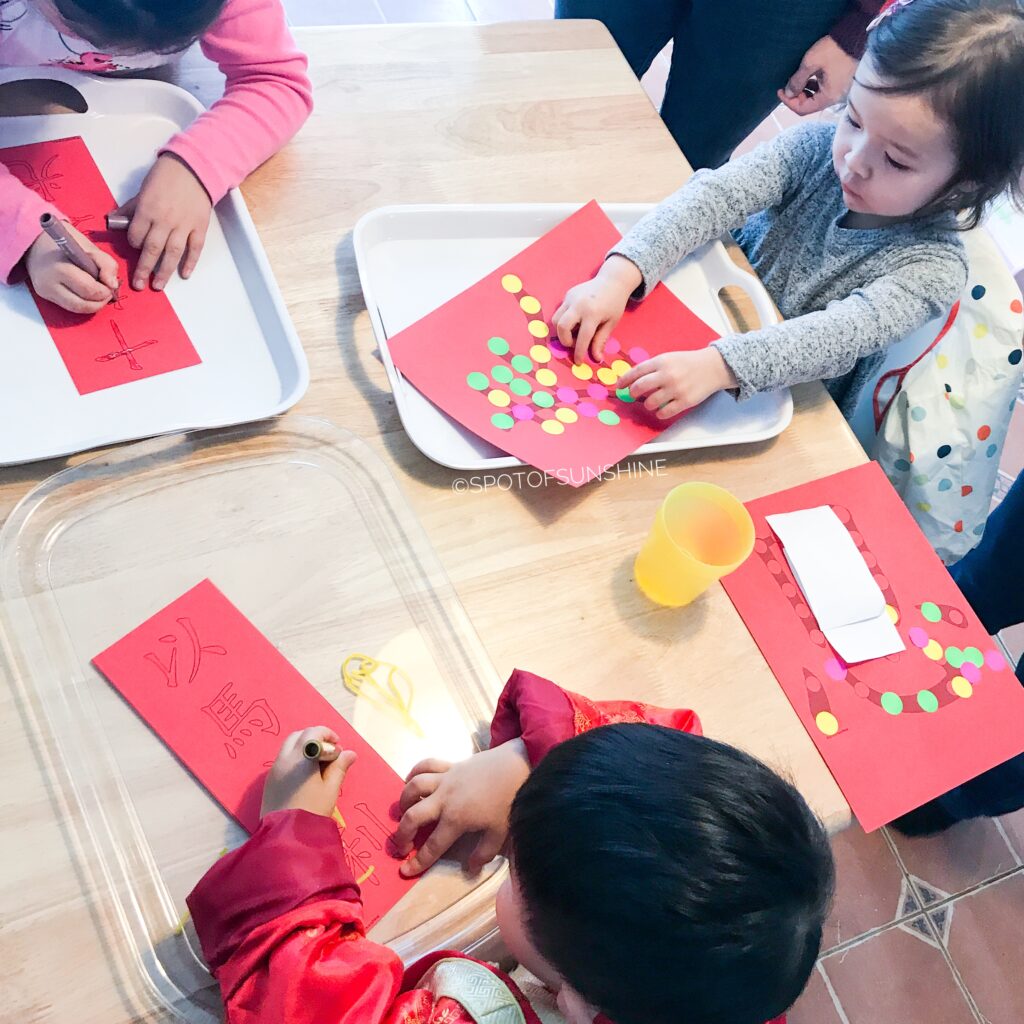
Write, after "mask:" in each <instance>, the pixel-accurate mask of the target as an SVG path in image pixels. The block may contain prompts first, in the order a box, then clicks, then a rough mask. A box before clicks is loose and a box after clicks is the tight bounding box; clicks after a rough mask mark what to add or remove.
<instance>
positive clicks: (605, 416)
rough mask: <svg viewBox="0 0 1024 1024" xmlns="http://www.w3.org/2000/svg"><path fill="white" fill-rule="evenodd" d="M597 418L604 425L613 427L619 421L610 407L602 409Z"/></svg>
mask: <svg viewBox="0 0 1024 1024" xmlns="http://www.w3.org/2000/svg"><path fill="white" fill-rule="evenodd" d="M597 418H598V419H599V420H600V421H601V422H602V423H604V424H605V425H606V426H609V427H614V426H615V424H616V423H618V422H619V417H618V414H617V413H614V412H612V411H611V409H602V410H601V411H600V412H599V413H598V414H597Z"/></svg>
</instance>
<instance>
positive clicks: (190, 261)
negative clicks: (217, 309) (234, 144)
mask: <svg viewBox="0 0 1024 1024" xmlns="http://www.w3.org/2000/svg"><path fill="white" fill-rule="evenodd" d="M212 209H213V204H212V203H211V202H210V197H209V195H207V192H206V189H205V188H203V186H202V185H201V184H200V183H199V179H198V178H197V177H196V176H195V175H194V174H193V173H192V171H191V169H190V168H189V166H188V165H187V164H185V163H183V162H182V161H181V160H179V159H178V158H177V157H176V156H172V155H171V154H170V153H162V154H161V155H160V156H158V157H157V158H156V163H154V164H153V166H152V167H151V168H150V169H149V173H148V174H147V175H146V177H145V179H144V181H143V182H142V188H140V189H139V194H138V195H137V196H135V197H134V198H132V199H129V200H128V202H127V203H125V204H124V206H121V207H119V208H118V209H117V210H115V211H114V212H115V213H121V214H124V215H125V216H128V217H131V223H130V224H129V225H128V244H129V245H131V246H132V247H133V248H135V249H141V250H142V254H141V255H140V256H139V262H138V264H137V265H136V267H135V273H134V275H133V276H132V282H131V284H132V287H133V288H134V289H136V290H137V291H140V290H141V289H143V288H145V287H146V285H147V284H149V283H150V275H152V278H153V282H152V283H153V288H154V289H155V290H156V291H160V290H161V289H162V288H163V287H164V285H166V284H167V282H168V281H169V280H170V279H171V275H172V274H173V273H174V271H175V269H176V268H177V267H178V265H179V264H180V265H181V276H182V277H188V276H189V275H190V274H191V273H192V271H193V270H195V266H196V263H197V262H198V260H199V254H200V253H201V252H202V251H203V245H204V243H205V242H206V232H207V230H208V228H209V226H210V213H211V211H212Z"/></svg>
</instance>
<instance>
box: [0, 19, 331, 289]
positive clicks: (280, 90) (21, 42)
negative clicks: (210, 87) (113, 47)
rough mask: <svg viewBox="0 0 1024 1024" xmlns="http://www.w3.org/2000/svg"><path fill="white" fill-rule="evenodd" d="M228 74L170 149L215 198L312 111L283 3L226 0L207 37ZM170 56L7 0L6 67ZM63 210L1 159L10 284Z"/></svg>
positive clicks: (123, 62) (206, 49) (79, 65)
mask: <svg viewBox="0 0 1024 1024" xmlns="http://www.w3.org/2000/svg"><path fill="white" fill-rule="evenodd" d="M199 45H200V48H201V49H202V51H203V54H204V55H205V56H206V57H207V58H209V59H210V60H211V61H214V62H215V63H216V64H217V66H218V67H219V68H220V70H221V71H222V72H223V74H224V76H225V78H226V83H225V88H224V95H223V97H222V98H221V99H219V100H218V101H217V102H216V103H214V104H213V106H212V107H211V108H210V109H209V110H208V111H206V112H205V113H203V114H201V115H200V116H199V117H197V118H196V120H195V121H194V122H193V123H192V124H191V125H189V126H188V128H186V129H185V130H184V131H182V132H179V133H178V134H177V135H175V136H174V137H173V138H171V139H170V140H169V141H168V142H167V144H166V146H164V147H163V149H162V150H161V152H162V153H173V154H174V155H175V156H177V157H179V158H180V159H181V160H183V161H184V162H185V163H186V164H188V166H189V167H190V168H191V169H192V171H193V173H194V174H195V175H196V177H197V178H198V179H199V181H200V182H201V183H202V185H203V187H204V188H205V189H206V191H207V192H208V193H209V194H210V198H211V199H212V200H213V202H215V203H216V202H217V201H218V200H220V199H221V198H223V196H224V194H225V193H226V192H227V191H228V189H230V188H233V187H234V186H235V185H239V184H241V182H242V181H243V180H244V179H245V178H246V177H247V176H248V175H249V174H250V173H251V172H252V171H254V170H255V169H256V168H257V167H258V166H259V165H260V164H261V163H263V161H264V160H266V159H267V158H268V157H270V156H273V154H274V153H276V152H277V150H279V149H280V148H281V146H283V145H284V144H285V143H286V142H287V141H288V140H289V139H290V138H291V137H292V136H293V135H294V134H295V133H296V132H297V131H298V130H299V128H300V127H301V126H302V123H303V122H304V121H305V120H306V118H307V117H308V116H309V112H310V110H312V107H313V92H312V87H311V85H310V82H309V78H308V77H307V75H306V65H307V62H306V57H305V55H304V54H303V53H302V52H301V51H300V50H298V49H297V48H296V46H295V41H294V40H293V39H292V36H291V33H290V32H289V31H288V26H287V25H286V23H285V16H284V8H283V7H282V5H281V0H225V3H224V6H223V8H222V10H221V12H220V15H219V16H218V17H217V20H216V21H215V22H214V23H213V24H212V25H211V26H210V28H209V29H208V30H207V31H206V32H205V33H204V34H203V36H202V37H201V39H200V40H199ZM167 60H168V58H167V56H166V55H154V54H132V55H130V56H123V57H122V56H118V55H115V54H109V53H99V52H97V51H95V50H93V49H92V48H91V44H89V43H88V42H87V41H85V40H81V39H76V38H74V37H73V36H70V35H68V33H66V32H58V30H57V29H56V28H55V27H54V26H53V25H51V24H50V22H49V21H47V19H46V18H45V17H44V16H43V15H42V13H40V12H39V11H38V10H36V9H35V7H34V5H33V4H32V3H31V0H27V2H26V0H0V65H3V66H8V67H10V66H15V67H26V66H38V65H43V66H53V67H61V68H67V69H71V70H77V71H88V72H94V73H103V72H111V71H119V72H124V71H126V70H129V71H130V70H133V69H140V68H146V67H153V66H156V65H159V64H163V63H166V62H167ZM46 212H50V213H53V214H55V215H58V216H59V215H60V210H59V209H58V208H57V207H56V206H54V205H52V204H51V203H49V202H47V201H46V199H45V198H44V196H43V195H40V194H38V193H37V192H35V191H33V190H32V189H31V188H29V187H27V186H25V185H23V184H22V183H21V181H20V180H19V179H18V178H17V177H15V175H14V174H12V173H11V172H10V171H9V170H8V169H7V168H6V167H5V166H3V164H2V163H0V225H2V228H0V280H3V281H5V282H6V281H7V280H9V278H10V275H11V272H12V271H13V270H14V268H15V267H16V266H17V265H18V263H19V261H20V260H21V258H22V257H23V256H24V255H25V252H26V250H27V249H28V248H29V246H30V245H31V244H32V242H33V241H35V239H36V237H37V236H38V235H39V217H40V216H41V215H42V214H43V213H46Z"/></svg>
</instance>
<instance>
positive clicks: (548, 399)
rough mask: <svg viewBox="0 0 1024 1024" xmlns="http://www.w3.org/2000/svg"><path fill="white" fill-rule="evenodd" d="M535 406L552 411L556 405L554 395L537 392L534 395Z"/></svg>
mask: <svg viewBox="0 0 1024 1024" xmlns="http://www.w3.org/2000/svg"><path fill="white" fill-rule="evenodd" d="M533 404H534V405H539V406H540V407H541V408H542V409H550V408H551V406H553V405H554V404H555V398H554V395H550V394H548V392H546V391H536V392H534V395H533Z"/></svg>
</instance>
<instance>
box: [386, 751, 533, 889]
mask: <svg viewBox="0 0 1024 1024" xmlns="http://www.w3.org/2000/svg"><path fill="white" fill-rule="evenodd" d="M529 774H530V762H529V759H528V758H527V756H526V747H525V746H524V745H523V742H522V740H512V741H510V742H508V743H502V744H501V746H499V747H493V748H492V749H491V750H483V751H481V752H480V753H479V754H474V755H473V756H472V757H471V758H469V760H467V761H460V762H459V763H458V764H449V763H448V762H447V761H436V760H427V761H421V762H420V763H419V764H418V765H416V767H415V768H413V770H412V771H411V772H410V773H409V779H408V785H406V787H405V789H404V790H403V791H402V796H401V799H400V801H399V806H400V807H401V810H402V820H401V821H400V822H399V824H398V828H397V829H396V830H395V835H394V844H395V849H396V852H397V853H398V855H399V856H405V855H406V854H407V853H409V851H410V850H411V849H412V846H413V841H414V840H415V838H416V833H417V832H419V831H420V829H422V828H425V827H427V826H430V825H433V826H434V830H433V832H431V833H430V835H429V836H428V837H427V839H426V841H425V842H424V843H423V845H422V846H421V847H420V848H419V849H418V850H417V851H416V853H415V854H414V855H413V856H412V857H410V858H409V859H408V860H407V861H406V862H405V863H404V864H403V865H402V867H401V872H402V874H403V875H405V876H406V877H411V876H413V875H418V874H420V873H421V872H423V871H426V870H427V868H429V867H430V866H431V864H433V863H434V862H435V861H436V860H437V859H438V858H439V857H441V855H442V854H444V853H445V851H446V850H447V849H448V848H449V847H450V846H451V845H452V843H454V842H455V841H456V840H457V839H459V838H460V837H462V836H463V835H465V834H466V833H468V832H482V833H483V835H482V836H481V837H480V841H479V843H477V845H476V848H475V849H474V850H473V853H472V854H471V855H470V858H469V868H470V870H471V871H479V870H480V868H482V867H483V866H484V865H485V864H486V863H488V861H490V860H492V859H493V858H494V857H496V856H497V855H498V854H499V853H500V852H501V848H502V847H503V846H504V845H505V838H506V837H507V835H508V814H509V811H510V810H511V809H512V801H513V800H514V799H515V796H516V793H518V792H519V787H520V786H521V785H522V784H523V783H524V782H525V781H526V779H527V777H528V776H529Z"/></svg>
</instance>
